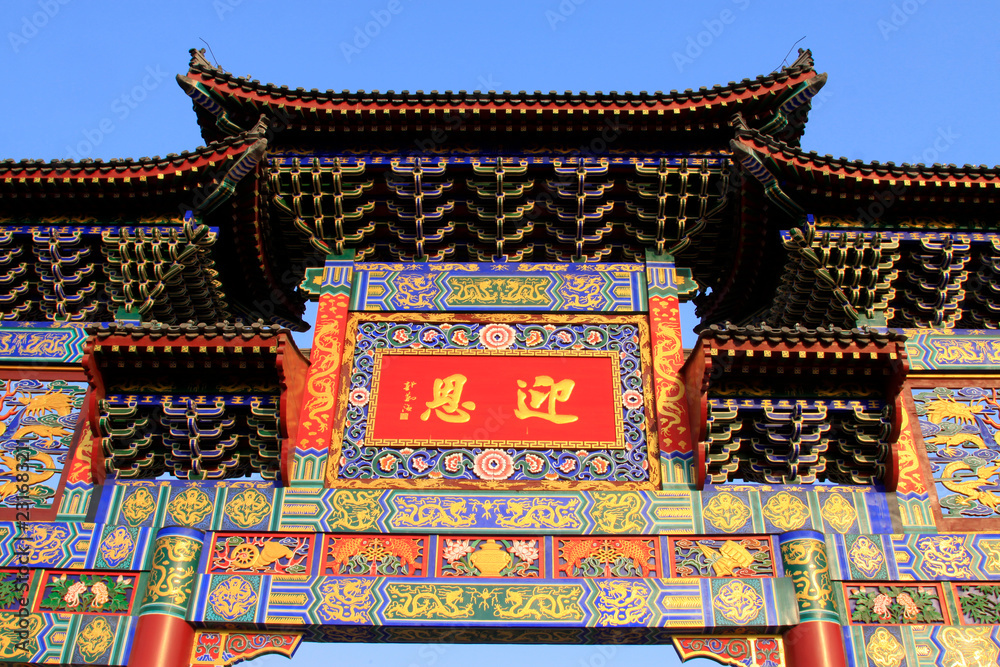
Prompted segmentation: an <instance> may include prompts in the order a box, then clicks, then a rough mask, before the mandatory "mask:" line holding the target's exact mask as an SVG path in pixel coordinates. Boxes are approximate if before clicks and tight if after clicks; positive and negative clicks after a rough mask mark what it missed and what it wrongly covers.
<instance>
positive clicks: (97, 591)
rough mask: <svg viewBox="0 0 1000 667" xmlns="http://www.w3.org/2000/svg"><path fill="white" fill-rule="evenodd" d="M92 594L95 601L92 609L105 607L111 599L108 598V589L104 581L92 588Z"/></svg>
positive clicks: (91, 604)
mask: <svg viewBox="0 0 1000 667" xmlns="http://www.w3.org/2000/svg"><path fill="white" fill-rule="evenodd" d="M90 592H91V593H93V594H94V599H93V600H91V602H90V606H91V607H100V606H102V605H104V603H105V602H107V601H108V600H109V599H110V598H108V587H107V584H105V583H104V582H103V581H98V582H97V583H96V584H94V585H93V586H91V587H90Z"/></svg>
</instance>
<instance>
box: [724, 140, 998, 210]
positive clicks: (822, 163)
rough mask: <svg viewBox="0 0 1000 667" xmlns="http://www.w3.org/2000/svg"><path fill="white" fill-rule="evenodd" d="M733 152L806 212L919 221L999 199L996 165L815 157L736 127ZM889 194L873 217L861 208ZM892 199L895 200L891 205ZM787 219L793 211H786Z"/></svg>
mask: <svg viewBox="0 0 1000 667" xmlns="http://www.w3.org/2000/svg"><path fill="white" fill-rule="evenodd" d="M731 145H732V148H733V151H734V152H735V153H738V154H741V155H742V156H744V157H747V158H750V159H756V160H758V161H759V162H760V163H762V165H763V166H764V167H765V168H766V170H767V172H768V173H770V174H771V175H772V176H773V177H774V179H776V181H777V182H778V184H779V185H778V186H777V187H779V188H780V190H781V191H782V192H784V194H785V195H787V197H788V198H789V199H790V200H791V201H792V202H794V203H795V204H797V205H798V207H799V208H800V209H801V210H802V211H805V212H809V213H823V214H825V215H831V214H835V213H837V212H839V211H844V212H847V213H848V214H853V216H851V217H854V218H858V217H859V216H860V214H859V213H858V212H857V209H858V207H859V206H860V207H861V208H862V211H863V212H864V214H865V215H867V216H868V218H871V219H873V220H878V219H885V220H886V221H889V222H891V221H893V220H895V219H899V218H904V219H905V218H906V217H907V214H909V215H912V214H914V213H916V214H917V215H919V216H921V217H925V218H926V217H928V216H929V215H933V212H935V211H939V210H940V211H942V212H944V213H946V214H950V215H951V217H954V213H955V210H954V207H955V206H956V205H958V206H962V207H963V208H965V209H966V210H978V211H981V212H982V213H983V214H985V210H983V209H982V206H993V205H995V204H996V203H997V202H998V201H1000V166H994V167H989V166H987V165H978V166H977V165H970V164H966V165H964V166H961V167H959V166H956V165H954V164H933V165H925V164H907V163H903V164H899V165H897V164H895V163H894V162H885V163H882V162H863V161H862V160H849V159H847V158H845V157H840V158H834V157H832V156H831V155H819V154H818V153H816V152H814V151H809V152H806V151H803V150H801V149H800V148H798V147H796V146H792V145H790V144H788V143H786V142H783V141H781V140H780V139H776V138H775V137H772V136H768V135H766V134H764V133H762V132H760V131H758V130H756V129H751V128H749V127H747V123H746V122H745V120H743V121H741V122H738V123H737V125H736V137H735V139H734V140H733V142H732V144H731ZM890 193H891V195H892V196H893V202H892V205H891V206H890V207H889V208H888V209H887V210H885V211H882V212H879V211H878V210H877V209H876V211H875V213H876V214H874V215H873V214H872V213H868V212H867V211H866V210H865V209H867V208H868V206H869V204H870V203H871V202H873V201H875V200H876V197H877V196H881V197H887V196H888V195H889V194H890ZM897 200H898V201H897ZM790 215H792V216H793V217H794V216H796V215H798V214H797V212H793V213H790Z"/></svg>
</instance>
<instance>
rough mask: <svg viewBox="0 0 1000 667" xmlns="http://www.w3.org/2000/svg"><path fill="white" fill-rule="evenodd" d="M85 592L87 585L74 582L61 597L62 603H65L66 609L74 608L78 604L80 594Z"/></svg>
mask: <svg viewBox="0 0 1000 667" xmlns="http://www.w3.org/2000/svg"><path fill="white" fill-rule="evenodd" d="M85 590H87V585H86V584H84V583H81V582H79V581H77V582H75V583H74V584H73V585H72V586H70V587H69V589H68V590H67V591H66V594H65V595H63V601H64V602H65V603H66V606H67V607H75V606H76V605H78V604H80V593H83V592H84V591H85Z"/></svg>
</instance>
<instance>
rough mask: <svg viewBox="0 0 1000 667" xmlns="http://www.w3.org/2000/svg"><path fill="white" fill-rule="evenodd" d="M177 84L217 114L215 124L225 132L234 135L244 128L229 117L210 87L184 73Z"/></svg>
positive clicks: (196, 100)
mask: <svg viewBox="0 0 1000 667" xmlns="http://www.w3.org/2000/svg"><path fill="white" fill-rule="evenodd" d="M177 84H178V85H179V86H180V87H181V90H183V91H184V93H185V94H186V95H187V96H188V97H190V98H191V99H192V100H194V103H195V104H197V105H198V106H200V107H201V108H203V109H204V110H205V111H207V112H208V113H210V114H212V115H213V116H215V126H216V127H218V128H219V129H220V130H221V131H222V132H223V133H224V134H228V135H230V136H232V135H234V134H239V133H240V132H242V131H243V128H241V127H240V126H239V125H237V124H236V123H234V122H233V121H231V120H230V119H229V115H228V113H226V110H225V108H223V106H222V103H221V102H220V101H219V99H218V97H216V96H215V94H214V93H213V92H212V91H211V90H210V89H209V88H208V87H206V86H205V85H203V84H202V83H200V82H198V81H195V80H194V79H191V78H189V77H186V76H184V75H183V74H178V75H177Z"/></svg>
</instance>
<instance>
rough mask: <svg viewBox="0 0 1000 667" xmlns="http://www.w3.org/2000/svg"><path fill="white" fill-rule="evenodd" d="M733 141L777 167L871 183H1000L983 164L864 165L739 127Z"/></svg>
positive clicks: (998, 172)
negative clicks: (766, 158) (823, 173)
mask: <svg viewBox="0 0 1000 667" xmlns="http://www.w3.org/2000/svg"><path fill="white" fill-rule="evenodd" d="M736 139H737V141H739V142H740V143H742V144H744V145H746V146H748V147H750V148H752V149H754V150H756V151H758V152H763V153H766V154H767V156H768V157H770V158H771V159H772V160H774V161H775V162H776V163H777V164H779V165H780V164H784V165H787V166H788V167H789V168H797V169H805V170H818V171H821V172H827V173H832V174H843V175H845V176H849V177H851V178H862V179H870V180H876V179H907V180H925V181H933V180H938V181H956V182H990V183H995V184H1000V165H997V166H993V167H990V166H988V165H985V164H981V165H972V164H966V165H963V166H961V167H959V166H957V165H954V164H932V165H926V164H920V163H918V164H909V163H906V162H904V163H902V164H898V165H897V164H896V163H895V162H884V163H883V162H878V161H873V162H865V161H863V160H850V159H848V158H846V157H839V158H835V157H833V156H832V155H829V154H827V155H820V154H819V153H817V152H815V151H803V150H802V149H801V148H798V147H796V146H791V145H789V144H788V143H785V142H783V141H780V140H778V139H775V138H774V137H771V136H768V135H765V134H763V133H761V132H759V131H757V130H753V129H749V128H746V127H745V126H744V127H738V129H737V131H736Z"/></svg>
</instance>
